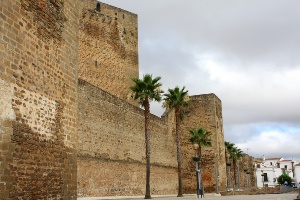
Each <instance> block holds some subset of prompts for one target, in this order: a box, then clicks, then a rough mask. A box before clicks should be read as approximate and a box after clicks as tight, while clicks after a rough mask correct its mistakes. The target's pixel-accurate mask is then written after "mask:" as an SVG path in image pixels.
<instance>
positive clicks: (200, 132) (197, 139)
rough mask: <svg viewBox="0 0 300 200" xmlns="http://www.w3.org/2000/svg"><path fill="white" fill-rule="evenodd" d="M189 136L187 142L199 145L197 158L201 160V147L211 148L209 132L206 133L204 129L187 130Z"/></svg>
mask: <svg viewBox="0 0 300 200" xmlns="http://www.w3.org/2000/svg"><path fill="white" fill-rule="evenodd" d="M189 132H190V134H191V135H192V136H191V137H190V138H189V141H190V142H192V143H193V144H195V143H197V144H199V154H198V155H199V156H200V158H201V153H202V152H201V147H202V146H203V147H211V139H210V136H211V132H208V131H206V130H205V129H204V128H198V129H192V130H189Z"/></svg>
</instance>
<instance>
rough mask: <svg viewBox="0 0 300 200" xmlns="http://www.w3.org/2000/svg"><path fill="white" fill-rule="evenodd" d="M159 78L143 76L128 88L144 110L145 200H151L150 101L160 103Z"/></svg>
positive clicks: (134, 79)
mask: <svg viewBox="0 0 300 200" xmlns="http://www.w3.org/2000/svg"><path fill="white" fill-rule="evenodd" d="M160 79H161V77H156V78H152V75H150V74H145V75H144V76H143V79H139V78H132V79H131V80H132V81H133V82H134V83H135V85H134V86H132V87H130V89H131V90H132V91H133V98H134V99H135V100H138V101H139V104H140V105H141V106H142V107H143V108H144V109H145V110H144V115H145V143H146V194H145V199H151V194H150V154H151V151H150V127H149V122H150V101H153V100H154V101H158V102H159V101H161V99H162V98H161V94H162V93H163V91H162V90H161V89H160V87H161V86H162V84H161V83H160V82H159V81H160Z"/></svg>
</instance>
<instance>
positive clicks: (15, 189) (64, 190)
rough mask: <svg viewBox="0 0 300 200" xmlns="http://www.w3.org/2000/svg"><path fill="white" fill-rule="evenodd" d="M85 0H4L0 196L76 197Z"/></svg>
mask: <svg viewBox="0 0 300 200" xmlns="http://www.w3.org/2000/svg"><path fill="white" fill-rule="evenodd" d="M77 10H78V3H77V2H76V1H75V2H74V1H71V0H60V1H58V0H1V6H0V92H1V97H0V110H1V114H0V199H6V200H7V199H76V197H77V191H76V186H77V184H76V183H77V180H76V175H77V167H76V166H77V153H76V148H77V79H78V78H77V66H78V64H77V58H78V53H77V51H78V48H77V47H78V40H76V37H77V34H76V33H77V32H78V30H79V23H78V19H77V17H76V15H77Z"/></svg>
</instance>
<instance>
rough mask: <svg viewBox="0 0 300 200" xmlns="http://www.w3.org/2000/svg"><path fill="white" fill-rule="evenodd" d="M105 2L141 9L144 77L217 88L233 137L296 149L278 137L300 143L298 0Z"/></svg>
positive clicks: (167, 84)
mask: <svg viewBox="0 0 300 200" xmlns="http://www.w3.org/2000/svg"><path fill="white" fill-rule="evenodd" d="M102 1H103V2H106V3H108V4H111V5H114V6H116V7H120V8H122V9H125V10H128V11H130V12H133V13H136V14H138V19H139V58H140V59H139V60H140V76H142V75H143V74H145V73H151V74H153V75H154V76H161V77H162V83H163V89H164V90H165V91H167V89H168V88H174V87H175V86H177V85H178V86H186V88H187V89H188V90H189V94H190V95H198V94H205V93H215V94H216V95H217V96H218V97H219V98H220V99H221V101H222V108H223V122H224V132H225V138H226V140H229V141H231V142H234V143H236V144H241V145H244V146H243V147H245V146H248V148H250V151H249V153H251V151H252V150H251V149H256V146H257V144H260V146H259V148H257V149H258V150H260V151H264V150H266V154H268V153H269V154H271V152H274V153H280V152H285V153H286V154H288V155H290V154H291V153H289V151H286V150H283V151H281V149H282V147H281V145H282V144H281V143H278V142H276V140H278V141H280V142H282V141H285V142H288V141H290V142H291V145H293V144H294V145H297V144H295V142H294V141H296V136H297V134H298V135H299V131H291V130H292V129H297V127H299V126H300V120H299V119H300V112H299V111H298V110H299V109H298V108H299V104H300V103H299V102H300V92H299V85H300V78H299V77H300V56H299V55H300V24H299V19H300V12H299V7H300V1H299V0H288V1H286V0H264V1H261V0H251V1H244V0H226V1H219V0H201V1H199V0H189V1H183V0H164V1H160V0H153V1H149V0H139V1H132V0H122V1H117V0H102ZM151 112H153V113H154V114H156V115H158V116H160V115H161V114H162V112H163V109H162V108H161V106H160V104H151ZM274 124H276V125H277V126H274ZM285 126H286V128H285V129H280V128H278V127H285ZM265 127H271V129H270V130H267V131H266V130H265V129H264V128H265ZM297 130H298V129H297ZM272 135H274V137H275V136H276V137H275V139H274V138H273V137H272ZM259 141H263V142H264V144H265V145H263V143H260V142H259ZM268 141H269V142H268ZM271 142H272V143H273V144H276V145H274V146H270V145H269V143H271ZM291 145H289V146H291ZM263 147H266V148H263ZM275 147H276V148H275ZM297 148H298V147H297ZM270 150H272V151H270ZM298 152H299V149H298ZM253 153H256V152H253ZM298 155H299V153H298ZM274 156H276V157H277V156H280V155H274ZM299 157H300V156H299Z"/></svg>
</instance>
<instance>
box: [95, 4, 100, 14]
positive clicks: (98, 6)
mask: <svg viewBox="0 0 300 200" xmlns="http://www.w3.org/2000/svg"><path fill="white" fill-rule="evenodd" d="M96 11H98V12H100V3H97V7H96Z"/></svg>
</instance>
